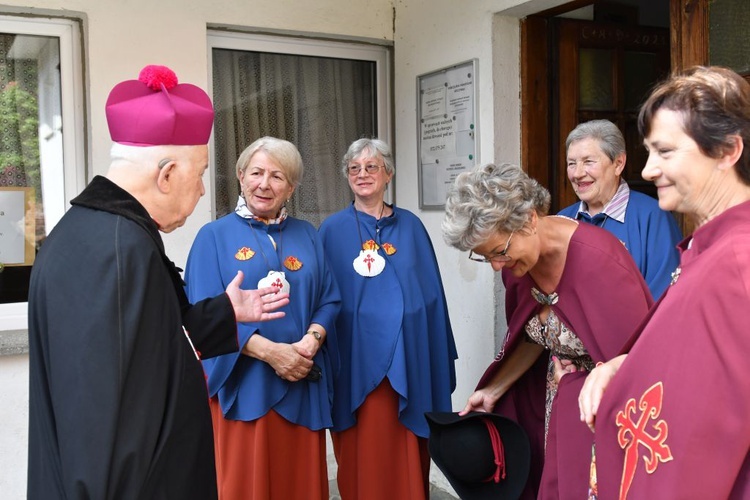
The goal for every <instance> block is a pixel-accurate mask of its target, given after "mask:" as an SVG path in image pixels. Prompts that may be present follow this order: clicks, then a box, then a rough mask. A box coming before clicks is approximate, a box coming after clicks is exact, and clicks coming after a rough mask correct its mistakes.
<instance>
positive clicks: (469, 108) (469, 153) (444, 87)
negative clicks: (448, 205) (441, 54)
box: [417, 59, 479, 210]
mask: <svg viewBox="0 0 750 500" xmlns="http://www.w3.org/2000/svg"><path fill="white" fill-rule="evenodd" d="M477 64H478V61H477V59H472V60H470V61H466V62H463V63H460V64H455V65H453V66H447V67H445V68H441V69H439V70H436V71H432V72H430V73H425V74H423V75H419V76H417V143H418V145H417V154H418V156H419V158H418V160H419V169H418V172H419V207H420V208H422V209H435V210H442V209H443V207H444V206H445V198H446V195H447V193H448V190H449V188H450V187H451V186H452V185H453V181H454V180H455V178H456V176H458V174H460V173H461V172H464V171H466V170H469V169H471V168H472V167H473V166H474V165H476V164H477V162H478V158H477V152H478V151H479V144H478V139H479V135H478V134H477V132H478V128H477V111H476V106H477Z"/></svg>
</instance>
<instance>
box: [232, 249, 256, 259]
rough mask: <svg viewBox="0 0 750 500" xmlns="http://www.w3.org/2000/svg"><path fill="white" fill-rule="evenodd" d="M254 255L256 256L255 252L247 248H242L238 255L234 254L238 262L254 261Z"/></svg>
mask: <svg viewBox="0 0 750 500" xmlns="http://www.w3.org/2000/svg"><path fill="white" fill-rule="evenodd" d="M253 255H255V252H253V251H252V250H250V249H249V248H247V247H242V248H240V249H239V250H237V253H236V254H234V258H235V259H237V260H248V259H252V258H253Z"/></svg>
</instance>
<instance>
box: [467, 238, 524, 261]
mask: <svg viewBox="0 0 750 500" xmlns="http://www.w3.org/2000/svg"><path fill="white" fill-rule="evenodd" d="M513 233H515V231H511V233H510V236H508V241H507V242H506V243H505V248H504V249H503V251H502V252H498V253H496V254H493V255H490V256H489V257H482V256H480V255H474V251H470V252H469V259H470V260H473V261H474V262H485V263H489V262H492V261H495V262H508V261H509V260H511V259H512V257H509V256H508V255H506V254H507V253H508V249H510V240H511V238H513Z"/></svg>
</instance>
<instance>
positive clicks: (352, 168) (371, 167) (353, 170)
mask: <svg viewBox="0 0 750 500" xmlns="http://www.w3.org/2000/svg"><path fill="white" fill-rule="evenodd" d="M381 168H385V166H383V165H378V164H377V163H366V164H359V163H352V164H350V165H349V166H348V167H346V171H347V172H348V173H349V175H351V176H352V177H354V176H355V175H359V173H360V172H361V171H362V169H364V170H365V172H367V173H368V174H370V175H375V174H377V173H378V170H380V169H381Z"/></svg>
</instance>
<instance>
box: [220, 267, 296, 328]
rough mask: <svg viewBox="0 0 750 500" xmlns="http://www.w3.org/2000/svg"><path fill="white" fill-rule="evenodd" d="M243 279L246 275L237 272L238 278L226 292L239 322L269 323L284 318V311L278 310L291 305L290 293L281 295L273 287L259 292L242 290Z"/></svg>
mask: <svg viewBox="0 0 750 500" xmlns="http://www.w3.org/2000/svg"><path fill="white" fill-rule="evenodd" d="M243 279H245V275H244V274H243V273H242V271H237V276H235V277H234V279H233V280H232V282H231V283H229V286H227V290H226V292H227V296H229V300H230V301H231V302H232V307H233V308H234V317H235V318H236V319H237V321H239V322H245V321H248V322H255V321H268V320H272V319H279V318H282V317H284V314H285V313H284V312H283V311H276V310H277V309H278V308H280V307H284V306H285V305H287V304H288V303H289V294H288V293H281V292H279V291H278V290H279V289H278V288H276V287H272V286H269V287H266V288H259V289H257V290H243V289H241V288H240V285H241V284H242V280H243ZM273 311H276V312H273Z"/></svg>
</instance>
